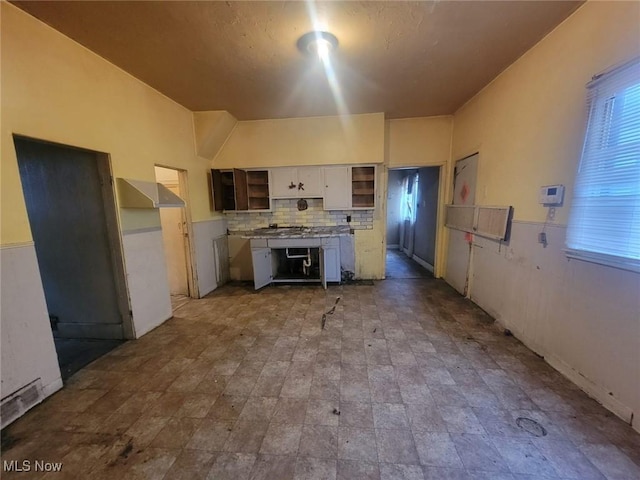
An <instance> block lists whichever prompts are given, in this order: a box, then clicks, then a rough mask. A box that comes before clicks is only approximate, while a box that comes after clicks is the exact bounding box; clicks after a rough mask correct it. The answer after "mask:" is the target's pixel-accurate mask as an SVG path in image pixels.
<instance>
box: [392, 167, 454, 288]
mask: <svg viewBox="0 0 640 480" xmlns="http://www.w3.org/2000/svg"><path fill="white" fill-rule="evenodd" d="M431 167H436V168H438V205H437V208H436V212H437V213H436V245H435V252H434V265H433V272H432V273H433V276H434V277H435V278H441V277H443V276H444V263H446V258H445V259H444V262H443V259H442V258H441V256H442V255H443V254H444V253H446V249H445V248H444V246H443V245H442V242H443V241H444V240H445V238H444V233H445V232H444V228H445V226H444V205H445V203H446V198H447V195H448V192H445V189H446V186H447V178H448V172H447V171H446V169H447V167H448V162H442V163H437V164H429V165H417V164H412V165H393V166H389V165H385V166H384V177H385V178H384V182H385V185H384V187H385V189H384V195H385V198H384V212H383V215H384V217H383V218H384V225H385V228H384V235H383V246H384V251H383V254H384V255H385V256H386V251H387V227H386V221H387V196H388V194H389V171H390V170H413V169H417V170H419V169H421V168H431ZM382 265H383V267H382V268H383V270H382V271H383V275H382V278H383V279H384V278H386V274H387V265H386V262H385V261H383V262H382Z"/></svg>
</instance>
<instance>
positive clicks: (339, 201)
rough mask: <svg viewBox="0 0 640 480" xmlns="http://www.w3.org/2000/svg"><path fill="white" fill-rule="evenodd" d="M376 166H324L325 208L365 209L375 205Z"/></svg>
mask: <svg viewBox="0 0 640 480" xmlns="http://www.w3.org/2000/svg"><path fill="white" fill-rule="evenodd" d="M375 179H376V167H375V166H373V165H367V166H347V167H325V168H324V209H325V210H366V209H373V208H374V207H375V192H376V183H375Z"/></svg>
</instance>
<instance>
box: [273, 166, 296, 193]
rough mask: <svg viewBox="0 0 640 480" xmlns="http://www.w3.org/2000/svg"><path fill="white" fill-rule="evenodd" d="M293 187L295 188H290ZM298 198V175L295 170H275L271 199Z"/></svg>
mask: <svg viewBox="0 0 640 480" xmlns="http://www.w3.org/2000/svg"><path fill="white" fill-rule="evenodd" d="M291 185H293V186H294V188H289V187H290V186H291ZM297 196H298V173H297V169H296V168H295V167H294V168H274V169H273V170H271V197H272V198H296V197H297Z"/></svg>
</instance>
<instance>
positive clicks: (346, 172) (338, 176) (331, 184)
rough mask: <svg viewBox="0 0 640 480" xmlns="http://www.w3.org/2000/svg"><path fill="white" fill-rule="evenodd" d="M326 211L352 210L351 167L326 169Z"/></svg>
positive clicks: (324, 170) (324, 171)
mask: <svg viewBox="0 0 640 480" xmlns="http://www.w3.org/2000/svg"><path fill="white" fill-rule="evenodd" d="M323 173H324V209H325V210H349V209H351V167H324V169H323Z"/></svg>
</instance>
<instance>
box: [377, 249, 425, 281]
mask: <svg viewBox="0 0 640 480" xmlns="http://www.w3.org/2000/svg"><path fill="white" fill-rule="evenodd" d="M385 261H386V265H385V267H386V268H385V270H386V277H387V278H388V279H391V278H430V277H433V274H432V273H431V272H429V271H428V270H427V269H426V268H424V267H423V266H422V265H420V264H419V263H418V262H416V261H414V260H412V259H410V258H409V257H407V256H406V255H405V254H404V253H403V252H401V251H400V250H395V249H389V250H387V257H386V260H385Z"/></svg>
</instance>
